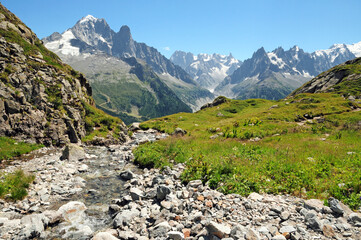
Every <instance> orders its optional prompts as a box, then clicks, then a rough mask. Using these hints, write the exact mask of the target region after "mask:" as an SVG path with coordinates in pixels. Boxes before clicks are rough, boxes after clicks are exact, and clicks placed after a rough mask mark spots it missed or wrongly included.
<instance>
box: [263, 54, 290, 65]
mask: <svg viewBox="0 0 361 240" xmlns="http://www.w3.org/2000/svg"><path fill="white" fill-rule="evenodd" d="M267 55H268V58H269V59H270V60H271V63H272V64H273V65H276V66H278V67H279V68H280V69H282V68H284V67H285V65H286V64H285V62H284V61H283V60H282V59H281V58H279V57H278V56H277V55H276V54H275V53H274V52H269V53H267Z"/></svg>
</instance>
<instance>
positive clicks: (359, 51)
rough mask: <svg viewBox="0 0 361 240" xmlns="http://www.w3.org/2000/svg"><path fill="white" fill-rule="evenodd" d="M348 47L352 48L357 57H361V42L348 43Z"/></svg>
mask: <svg viewBox="0 0 361 240" xmlns="http://www.w3.org/2000/svg"><path fill="white" fill-rule="evenodd" d="M347 48H348V49H350V51H351V52H352V53H353V54H355V56H356V57H361V42H358V43H354V44H349V45H347Z"/></svg>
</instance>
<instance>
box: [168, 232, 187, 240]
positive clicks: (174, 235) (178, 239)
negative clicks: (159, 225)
mask: <svg viewBox="0 0 361 240" xmlns="http://www.w3.org/2000/svg"><path fill="white" fill-rule="evenodd" d="M168 237H169V238H170V239H173V240H183V239H184V234H183V233H181V232H178V231H170V232H168Z"/></svg>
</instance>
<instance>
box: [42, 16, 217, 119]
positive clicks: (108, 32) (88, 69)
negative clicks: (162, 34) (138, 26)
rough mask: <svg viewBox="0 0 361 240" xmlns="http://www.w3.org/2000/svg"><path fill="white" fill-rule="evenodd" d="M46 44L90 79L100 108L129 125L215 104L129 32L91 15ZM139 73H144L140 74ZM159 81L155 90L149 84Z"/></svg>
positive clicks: (182, 74) (126, 28)
mask: <svg viewBox="0 0 361 240" xmlns="http://www.w3.org/2000/svg"><path fill="white" fill-rule="evenodd" d="M43 41H44V44H45V46H46V47H47V48H48V49H49V50H51V51H53V52H55V53H56V54H58V55H59V57H60V58H61V59H62V60H63V61H65V62H66V63H68V64H70V65H71V66H72V67H74V68H75V69H76V70H80V71H82V72H84V73H85V74H86V75H87V77H88V78H89V79H90V81H91V85H92V87H94V89H95V91H94V98H95V100H96V103H97V105H98V106H99V107H101V108H102V109H103V110H105V111H107V112H108V113H110V114H112V115H115V116H120V117H122V119H123V120H124V121H125V122H131V121H136V120H146V119H149V118H154V117H159V116H163V115H168V114H172V113H175V112H180V111H185V112H190V111H191V110H192V109H193V110H196V109H199V107H200V106H201V105H203V104H205V103H207V102H209V101H211V100H212V99H213V98H214V95H213V94H212V93H211V92H209V91H208V90H207V89H204V88H202V87H201V86H200V85H199V84H198V83H197V82H195V81H194V80H193V78H192V77H191V76H190V75H189V74H188V73H186V72H185V71H184V70H183V69H182V68H181V67H179V66H177V65H175V64H173V63H172V62H171V61H170V60H169V59H167V58H166V57H164V56H163V55H162V54H160V53H159V52H158V51H157V50H156V49H155V48H153V47H149V46H147V45H146V44H144V43H138V42H136V41H134V40H133V38H132V35H131V33H130V29H129V27H128V26H122V27H121V28H120V30H119V32H117V33H116V32H114V31H113V30H112V29H111V28H110V27H109V25H108V24H107V23H106V21H105V20H104V19H98V18H95V17H93V16H90V15H88V16H86V17H84V18H82V19H81V20H79V21H78V22H77V23H76V24H75V25H74V26H73V27H72V28H70V29H68V30H66V31H65V32H63V33H62V34H60V33H57V32H55V33H53V34H52V35H51V36H49V37H46V38H44V39H43ZM135 66H137V73H135V72H134V71H135V70H134V67H135ZM148 66H149V67H148ZM139 68H143V70H142V71H141V72H139V71H140V70H139ZM145 79H147V80H145ZM155 81H156V82H157V86H158V87H157V89H154V85H152V84H151V83H154V82H155ZM130 82H131V83H130ZM124 84H126V86H125V85H124ZM116 89H118V90H117V91H116ZM110 90H112V91H110ZM129 94H131V95H132V96H133V98H132V97H129V96H128V95H129ZM145 95H147V96H149V97H144V96H145ZM126 96H128V97H126ZM160 96H163V97H160ZM165 96H168V97H165ZM134 98H135V99H137V100H134ZM120 99H122V101H120ZM150 99H153V100H152V101H150ZM120 102H121V104H120ZM184 103H185V104H187V105H188V106H187V105H185V104H184ZM145 105H146V106H147V107H146V108H145V107H144V106H145ZM125 106H126V107H125Z"/></svg>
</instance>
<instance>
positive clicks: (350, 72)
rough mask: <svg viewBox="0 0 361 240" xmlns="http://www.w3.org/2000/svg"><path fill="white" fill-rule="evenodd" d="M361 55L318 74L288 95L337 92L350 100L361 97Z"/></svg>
mask: <svg viewBox="0 0 361 240" xmlns="http://www.w3.org/2000/svg"><path fill="white" fill-rule="evenodd" d="M360 86H361V57H359V58H355V59H353V60H350V61H347V62H345V63H342V64H340V65H337V66H336V67H333V68H331V69H330V70H328V71H325V72H324V73H322V74H320V75H318V76H317V77H315V78H313V79H312V80H311V81H309V82H307V83H306V84H304V85H303V86H302V87H300V88H298V89H296V90H295V91H294V92H292V93H291V94H290V95H291V96H294V95H296V94H300V93H322V92H337V93H341V94H343V96H344V97H348V98H349V99H351V100H355V99H360V98H361V88H360Z"/></svg>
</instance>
